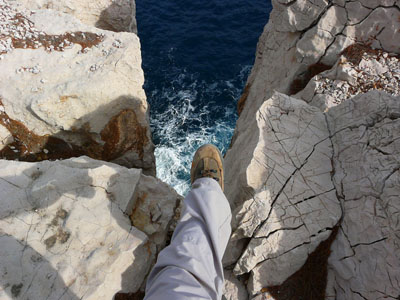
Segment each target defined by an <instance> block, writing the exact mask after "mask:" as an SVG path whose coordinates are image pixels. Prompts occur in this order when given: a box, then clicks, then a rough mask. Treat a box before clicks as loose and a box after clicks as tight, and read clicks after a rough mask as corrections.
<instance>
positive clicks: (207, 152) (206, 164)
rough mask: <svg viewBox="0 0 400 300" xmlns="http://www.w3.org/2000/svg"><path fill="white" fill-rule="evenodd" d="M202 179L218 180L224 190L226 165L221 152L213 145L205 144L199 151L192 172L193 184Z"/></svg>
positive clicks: (193, 162)
mask: <svg viewBox="0 0 400 300" xmlns="http://www.w3.org/2000/svg"><path fill="white" fill-rule="evenodd" d="M202 177H210V178H212V179H214V180H216V181H217V182H218V183H219V185H220V186H221V189H222V191H223V190H224V163H223V158H222V154H221V152H220V151H219V150H218V148H217V147H215V146H214V145H211V144H205V145H203V146H201V147H200V148H199V149H197V151H196V153H195V155H194V157H193V161H192V168H191V170H190V179H191V183H192V184H193V182H194V181H195V180H196V179H198V178H202Z"/></svg>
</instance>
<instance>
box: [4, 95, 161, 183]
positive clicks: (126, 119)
mask: <svg viewBox="0 0 400 300" xmlns="http://www.w3.org/2000/svg"><path fill="white" fill-rule="evenodd" d="M61 98H62V99H61ZM69 102H70V103H71V105H73V107H74V109H71V108H70V107H66V106H65V105H66V103H69ZM0 104H1V102H0ZM46 104H47V103H46ZM81 106H82V107H81ZM48 107H49V108H47V109H46V111H45V112H41V111H40V108H37V109H35V114H37V115H39V117H41V114H45V115H46V116H43V118H44V119H46V122H47V123H48V124H50V125H52V126H53V127H55V128H65V129H64V130H61V131H59V132H57V133H56V134H54V135H42V136H41V135H37V134H35V133H34V132H33V131H31V130H30V129H28V128H27V127H26V125H25V124H23V123H21V122H19V121H17V120H13V119H11V118H10V117H9V116H8V115H7V113H6V112H4V111H0V125H3V126H4V127H5V128H7V129H8V131H9V132H10V133H11V135H12V137H13V142H12V143H10V144H8V145H7V146H6V147H4V148H3V149H2V150H1V151H0V158H3V159H8V160H20V161H29V162H35V161H42V160H56V159H67V158H71V157H78V156H82V155H87V156H89V157H91V158H94V159H99V160H104V161H111V162H115V163H117V164H120V165H123V166H126V167H128V168H141V169H143V172H144V173H145V174H147V175H153V176H155V159H154V153H153V152H154V146H153V143H152V141H151V133H150V129H149V125H148V124H149V121H148V116H147V112H146V108H145V107H143V105H142V101H141V100H139V99H136V98H134V97H131V96H121V97H118V98H117V99H115V100H113V101H111V102H109V103H108V104H105V105H102V106H98V107H97V108H93V109H94V111H92V112H90V113H87V114H85V115H83V114H82V113H81V111H84V110H88V109H90V108H87V107H83V103H82V102H80V101H79V100H77V96H74V95H70V96H62V97H60V101H59V102H56V103H48ZM65 110H67V112H65V113H63V114H62V117H59V115H60V111H65ZM43 118H42V119H43Z"/></svg>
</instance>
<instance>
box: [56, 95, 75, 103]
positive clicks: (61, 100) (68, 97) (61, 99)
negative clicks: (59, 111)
mask: <svg viewBox="0 0 400 300" xmlns="http://www.w3.org/2000/svg"><path fill="white" fill-rule="evenodd" d="M70 98H71V99H78V96H77V95H65V96H60V102H67V101H68V100H69V99H70Z"/></svg>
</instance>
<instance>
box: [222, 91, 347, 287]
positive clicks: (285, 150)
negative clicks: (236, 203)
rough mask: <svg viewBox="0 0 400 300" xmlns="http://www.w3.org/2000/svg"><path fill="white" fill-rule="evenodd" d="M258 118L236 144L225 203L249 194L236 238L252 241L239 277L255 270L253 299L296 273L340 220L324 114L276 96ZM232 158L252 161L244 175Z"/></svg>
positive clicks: (228, 161)
mask: <svg viewBox="0 0 400 300" xmlns="http://www.w3.org/2000/svg"><path fill="white" fill-rule="evenodd" d="M256 120H257V121H256V122H254V121H253V122H252V123H251V124H248V125H249V127H248V131H247V132H246V133H245V134H243V135H244V137H245V138H246V141H245V142H244V141H240V140H239V139H238V140H236V142H235V144H234V146H233V147H232V148H231V149H230V150H229V151H228V153H227V155H226V166H227V178H226V186H227V195H228V197H229V198H230V199H235V198H236V196H235V193H240V191H241V190H244V191H247V193H248V195H251V196H250V197H249V198H247V199H246V200H244V202H243V205H242V206H241V209H240V211H239V212H238V213H237V214H236V226H235V227H236V230H235V231H234V233H233V236H232V239H241V238H251V241H250V243H249V245H248V246H247V248H246V250H245V251H244V252H243V254H242V256H241V257H240V259H239V260H238V262H237V264H236V266H235V269H234V272H235V273H236V274H242V273H247V272H250V271H251V272H252V281H251V284H250V286H248V288H249V290H250V292H251V293H252V294H255V293H256V292H258V291H259V290H261V289H262V288H263V287H266V286H271V285H277V284H280V283H282V282H283V281H284V280H285V279H286V278H288V277H289V276H290V275H292V274H293V273H294V272H296V271H297V270H298V269H299V268H300V267H301V266H302V265H303V264H304V262H305V261H306V259H307V257H308V254H309V253H311V252H312V251H313V250H314V249H315V248H316V247H317V246H318V244H319V243H320V242H321V241H323V240H325V239H326V238H328V236H329V234H330V229H331V228H332V227H333V226H334V225H336V223H337V222H338V220H339V218H340V216H341V210H340V206H339V202H338V200H337V199H336V195H335V192H334V188H333V184H332V181H331V175H330V173H331V171H332V169H331V163H330V157H331V153H332V152H331V151H332V149H331V144H330V140H329V138H328V136H329V133H328V129H327V127H326V122H325V118H324V116H323V114H322V113H321V112H320V111H319V110H318V109H316V108H313V107H311V106H308V105H307V104H305V103H304V102H303V101H299V100H296V99H294V98H289V97H287V96H285V95H282V94H279V93H276V94H274V96H273V97H272V98H271V99H270V100H267V101H266V102H265V103H264V104H263V105H262V106H261V108H260V110H259V112H258V113H257V116H256ZM240 142H241V143H240ZM235 145H240V146H239V148H236V147H235ZM244 145H246V147H245V146H244ZM249 153H251V155H250V157H249V155H248V154H249ZM235 157H242V158H244V159H243V160H244V161H249V165H248V166H247V167H245V168H244V169H243V170H242V173H233V172H231V168H230V166H231V165H234V161H233V160H235ZM229 187H231V188H229ZM235 187H237V188H235ZM228 249H229V247H228Z"/></svg>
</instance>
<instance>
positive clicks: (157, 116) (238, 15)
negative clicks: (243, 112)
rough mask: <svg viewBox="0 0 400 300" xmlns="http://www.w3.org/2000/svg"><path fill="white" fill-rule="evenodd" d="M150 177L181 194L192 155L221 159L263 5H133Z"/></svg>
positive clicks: (225, 1) (226, 0) (236, 0)
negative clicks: (217, 153) (214, 149)
mask: <svg viewBox="0 0 400 300" xmlns="http://www.w3.org/2000/svg"><path fill="white" fill-rule="evenodd" d="M136 6H137V7H136V18H137V23H138V35H139V37H140V40H141V45H142V57H143V65H142V66H143V70H144V75H145V85H144V89H145V91H146V94H147V100H148V102H149V104H150V126H151V130H152V135H153V142H154V144H155V146H156V150H155V156H156V165H157V177H159V178H160V179H161V180H163V181H164V182H166V183H168V184H170V185H171V186H173V187H174V188H175V189H176V190H177V192H178V193H180V194H182V195H185V194H186V193H187V191H188V190H189V187H190V167H191V161H192V157H193V155H194V153H195V151H196V149H197V148H198V147H199V146H201V145H202V144H205V143H212V144H215V145H216V146H218V147H219V149H220V150H221V151H222V152H223V153H225V152H226V150H227V149H228V147H229V144H230V140H231V137H232V134H233V130H234V127H235V123H236V120H237V117H238V116H237V111H236V105H237V101H238V99H239V98H240V95H241V92H242V90H243V87H244V85H245V83H246V80H247V77H248V75H249V72H250V70H251V66H252V64H253V62H254V57H255V51H256V45H257V41H258V38H259V36H260V35H261V33H262V31H263V27H264V26H265V24H266V23H267V21H268V17H269V13H270V11H271V9H272V7H271V3H270V1H269V0H251V1H250V0H249V1H244V0H220V1H213V0H207V1H206V0H192V1H182V0H164V1H155V0H137V1H136Z"/></svg>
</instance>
